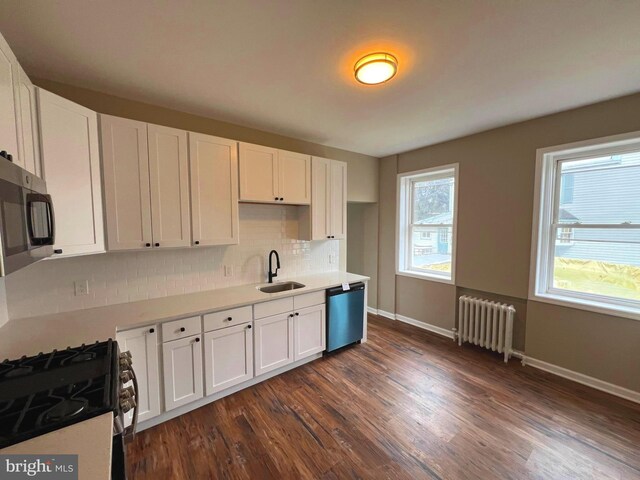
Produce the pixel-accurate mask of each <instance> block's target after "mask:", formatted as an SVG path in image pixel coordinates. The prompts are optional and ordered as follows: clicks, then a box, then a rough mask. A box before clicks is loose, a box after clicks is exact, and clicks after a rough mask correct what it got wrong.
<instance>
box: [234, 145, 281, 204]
mask: <svg viewBox="0 0 640 480" xmlns="http://www.w3.org/2000/svg"><path fill="white" fill-rule="evenodd" d="M239 150H240V200H242V201H245V202H267V203H277V202H280V200H279V198H280V193H279V191H278V150H276V149H275V148H269V147H263V146H261V145H252V144H250V143H240V146H239Z"/></svg>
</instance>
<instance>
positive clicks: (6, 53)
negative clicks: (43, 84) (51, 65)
mask: <svg viewBox="0 0 640 480" xmlns="http://www.w3.org/2000/svg"><path fill="white" fill-rule="evenodd" d="M18 68H19V66H18V62H17V61H16V59H15V56H14V55H13V52H12V51H11V49H10V48H9V45H8V44H7V42H5V40H4V37H3V36H2V35H0V150H3V151H6V152H7V153H8V154H11V155H13V161H14V163H16V164H18V165H20V166H24V164H23V163H22V161H21V158H20V152H19V148H18V123H17V119H18V108H17V105H16V103H17V101H16V100H17V98H19V97H18V95H19V94H18V78H17V77H18V71H17V70H18ZM17 94H18V95H17ZM2 161H4V159H3V160H2Z"/></svg>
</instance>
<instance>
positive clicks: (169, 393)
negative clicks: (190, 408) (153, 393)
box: [162, 335, 203, 411]
mask: <svg viewBox="0 0 640 480" xmlns="http://www.w3.org/2000/svg"><path fill="white" fill-rule="evenodd" d="M200 339H201V335H193V336H192V337H186V338H181V339H180V340H173V341H171V342H167V343H163V344H162V366H163V372H164V407H165V410H167V411H169V410H172V409H174V408H176V407H179V406H180V405H185V404H187V403H191V402H193V401H195V400H198V399H199V398H202V395H203V387H202V342H201V341H200Z"/></svg>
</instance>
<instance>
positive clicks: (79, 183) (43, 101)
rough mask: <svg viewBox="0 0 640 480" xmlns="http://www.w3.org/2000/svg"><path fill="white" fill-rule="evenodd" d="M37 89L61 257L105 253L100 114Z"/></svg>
mask: <svg viewBox="0 0 640 480" xmlns="http://www.w3.org/2000/svg"><path fill="white" fill-rule="evenodd" d="M37 94H38V107H39V113H40V131H41V133H40V134H41V139H42V158H43V170H44V171H43V173H44V178H45V180H46V182H47V192H48V193H49V194H50V195H51V198H52V200H53V205H54V209H55V210H54V211H55V216H56V237H55V242H56V243H55V245H54V247H53V248H54V251H55V252H56V254H57V255H56V256H68V255H82V254H88V253H99V252H103V251H104V227H103V219H102V184H101V181H100V157H99V155H100V152H99V146H98V116H97V114H96V112H94V111H92V110H89V109H88V108H85V107H83V106H81V105H78V104H76V103H73V102H71V101H70V100H67V99H65V98H62V97H59V96H58V95H54V94H53V93H50V92H47V91H46V90H42V89H40V88H39V89H37ZM22 99H23V97H22V96H21V100H22ZM22 119H23V123H24V119H25V112H24V111H23V116H22ZM24 131H26V129H24V128H23V132H24ZM24 139H25V143H26V139H27V137H26V135H25V136H24ZM26 150H27V149H26V148H25V151H26ZM25 158H26V159H28V158H30V157H29V156H28V155H25ZM38 163H39V161H38ZM53 258H55V257H53Z"/></svg>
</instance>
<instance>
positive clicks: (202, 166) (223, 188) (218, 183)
mask: <svg viewBox="0 0 640 480" xmlns="http://www.w3.org/2000/svg"><path fill="white" fill-rule="evenodd" d="M189 165H190V169H191V230H192V241H193V244H194V245H231V244H237V243H238V238H239V237H238V222H239V220H238V143H237V142H235V141H233V140H227V139H224V138H218V137H212V136H211V135H203V134H200V133H192V132H190V133H189Z"/></svg>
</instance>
